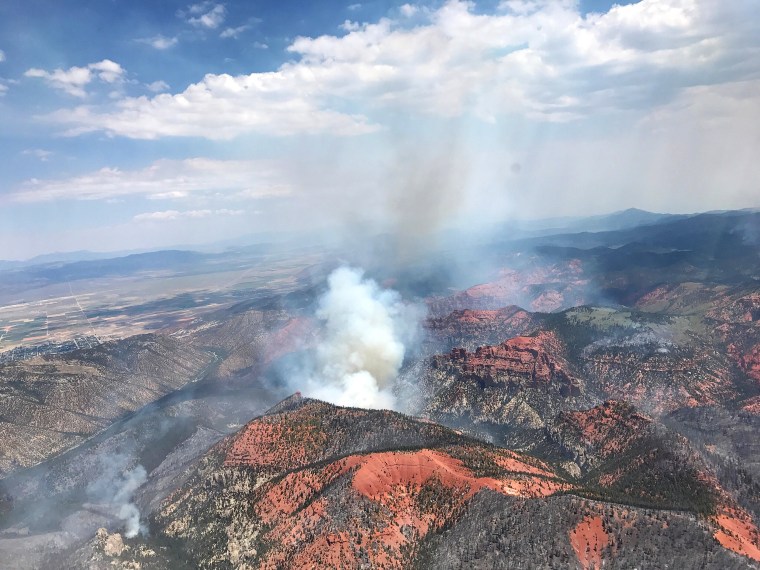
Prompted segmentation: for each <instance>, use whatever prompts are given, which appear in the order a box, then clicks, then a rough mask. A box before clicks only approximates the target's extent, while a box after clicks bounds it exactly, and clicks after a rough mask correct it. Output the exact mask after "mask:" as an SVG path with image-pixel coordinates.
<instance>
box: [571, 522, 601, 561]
mask: <svg viewBox="0 0 760 570" xmlns="http://www.w3.org/2000/svg"><path fill="white" fill-rule="evenodd" d="M609 543H610V537H609V535H608V534H607V532H606V531H605V530H604V525H603V521H602V517H600V516H598V515H590V516H587V517H586V518H584V519H583V520H582V521H581V522H579V523H578V525H577V526H576V527H575V528H574V529H572V530H571V531H570V544H571V545H572V547H573V550H575V555H576V556H577V557H578V562H580V565H581V567H582V568H584V569H586V570H588V569H591V568H601V567H602V551H603V550H604V549H605V548H606V547H607V546H608V545H609Z"/></svg>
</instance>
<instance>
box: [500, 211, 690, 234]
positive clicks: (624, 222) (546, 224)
mask: <svg viewBox="0 0 760 570" xmlns="http://www.w3.org/2000/svg"><path fill="white" fill-rule="evenodd" d="M684 217H688V216H686V215H678V214H659V213H656V212H648V211H646V210H640V209H638V208H628V209H627V210H621V211H619V212H613V213H611V214H599V215H595V216H579V217H565V218H546V219H539V220H530V221H514V222H510V224H509V225H510V227H511V228H512V229H516V230H520V231H523V232H527V233H532V234H534V235H551V234H558V233H578V232H602V231H615V230H623V229H628V228H635V227H638V226H646V225H652V224H656V223H659V222H662V221H669V220H673V219H679V218H684Z"/></svg>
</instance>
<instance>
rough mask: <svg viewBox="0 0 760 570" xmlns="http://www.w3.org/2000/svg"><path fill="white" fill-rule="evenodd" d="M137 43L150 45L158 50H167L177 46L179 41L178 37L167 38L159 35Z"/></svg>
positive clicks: (142, 39)
mask: <svg viewBox="0 0 760 570" xmlns="http://www.w3.org/2000/svg"><path fill="white" fill-rule="evenodd" d="M137 41H138V42H140V43H144V44H148V45H149V46H151V47H153V48H155V49H158V50H165V49H169V48H170V47H172V46H175V45H177V42H178V41H179V40H178V39H177V38H176V37H172V38H167V37H166V36H162V35H161V34H159V35H157V36H153V37H152V38H141V39H139V40H137Z"/></svg>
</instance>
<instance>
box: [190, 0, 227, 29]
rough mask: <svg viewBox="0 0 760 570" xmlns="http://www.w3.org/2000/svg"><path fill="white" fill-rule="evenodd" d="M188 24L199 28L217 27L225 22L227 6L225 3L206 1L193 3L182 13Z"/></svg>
mask: <svg viewBox="0 0 760 570" xmlns="http://www.w3.org/2000/svg"><path fill="white" fill-rule="evenodd" d="M180 15H181V16H182V17H184V18H185V20H186V21H187V23H188V24H191V25H193V26H196V27H199V28H208V29H212V30H214V29H216V28H218V27H219V26H221V25H222V23H224V20H225V18H226V16H227V8H226V7H225V6H224V4H215V3H214V2H210V1H206V2H199V3H198V4H191V5H190V6H188V8H187V10H185V11H183V12H181V13H180Z"/></svg>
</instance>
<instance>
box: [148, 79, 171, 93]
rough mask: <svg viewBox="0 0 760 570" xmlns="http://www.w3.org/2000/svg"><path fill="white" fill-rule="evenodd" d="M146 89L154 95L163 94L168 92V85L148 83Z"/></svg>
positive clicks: (156, 82)
mask: <svg viewBox="0 0 760 570" xmlns="http://www.w3.org/2000/svg"><path fill="white" fill-rule="evenodd" d="M146 87H147V88H148V89H149V90H150V91H153V92H154V93H163V92H165V91H168V90H169V84H168V83H167V82H166V81H162V80H160V79H159V80H158V81H154V82H153V83H148V84H147V85H146Z"/></svg>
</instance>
